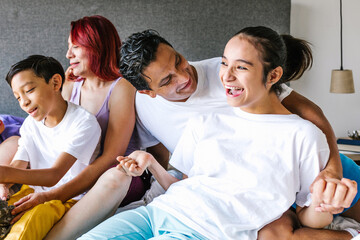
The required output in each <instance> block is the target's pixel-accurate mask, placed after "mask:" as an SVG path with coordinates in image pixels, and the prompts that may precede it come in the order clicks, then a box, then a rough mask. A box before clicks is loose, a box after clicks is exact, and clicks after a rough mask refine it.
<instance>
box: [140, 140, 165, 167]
mask: <svg viewBox="0 0 360 240" xmlns="http://www.w3.org/2000/svg"><path fill="white" fill-rule="evenodd" d="M146 151H147V152H148V153H150V154H151V155H153V156H154V158H155V159H156V160H157V161H158V162H159V163H160V165H161V166H162V167H163V168H164V169H167V168H168V166H169V158H170V152H169V150H167V148H166V147H165V146H164V145H163V144H162V143H159V144H157V145H155V146H152V147H149V148H147V149H146Z"/></svg>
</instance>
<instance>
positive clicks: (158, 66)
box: [139, 43, 197, 102]
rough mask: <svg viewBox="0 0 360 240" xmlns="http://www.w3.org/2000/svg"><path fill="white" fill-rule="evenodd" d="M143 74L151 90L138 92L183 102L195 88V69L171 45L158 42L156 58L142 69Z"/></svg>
mask: <svg viewBox="0 0 360 240" xmlns="http://www.w3.org/2000/svg"><path fill="white" fill-rule="evenodd" d="M143 76H144V78H145V79H146V81H148V83H149V86H150V88H151V89H152V90H141V91H139V92H141V93H146V94H149V95H150V96H152V97H154V96H156V95H159V96H161V97H163V98H165V99H166V100H168V101H173V102H185V101H186V100H187V99H188V98H189V97H190V96H191V95H192V94H193V93H194V92H195V90H196V87H197V78H196V74H195V69H194V68H193V67H192V66H191V65H190V64H189V63H188V62H187V61H186V59H185V58H184V57H183V56H182V55H181V54H179V53H178V52H176V51H175V50H174V49H173V48H172V47H170V46H168V45H166V44H163V43H160V44H159V46H158V49H157V51H156V59H155V60H154V61H153V62H151V63H150V64H149V65H148V66H147V67H146V68H145V70H144V72H143Z"/></svg>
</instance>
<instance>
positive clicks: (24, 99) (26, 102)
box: [20, 96, 30, 108]
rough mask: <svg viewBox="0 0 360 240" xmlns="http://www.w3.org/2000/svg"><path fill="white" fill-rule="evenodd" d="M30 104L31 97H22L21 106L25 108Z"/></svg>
mask: <svg viewBox="0 0 360 240" xmlns="http://www.w3.org/2000/svg"><path fill="white" fill-rule="evenodd" d="M29 104H30V99H29V98H27V97H26V96H23V97H21V100H20V106H21V107H22V108H25V107H27V106H29Z"/></svg>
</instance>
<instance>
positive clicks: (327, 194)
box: [311, 178, 357, 214]
mask: <svg viewBox="0 0 360 240" xmlns="http://www.w3.org/2000/svg"><path fill="white" fill-rule="evenodd" d="M311 193H312V201H313V202H314V204H316V205H315V206H316V211H320V212H329V213H332V214H337V213H341V212H342V211H343V210H344V208H348V207H350V205H351V203H352V201H353V200H354V198H355V196H356V193H357V183H356V182H355V181H352V180H350V179H347V178H343V179H341V180H338V179H334V178H329V179H318V180H317V181H315V182H314V183H313V185H312V188H311Z"/></svg>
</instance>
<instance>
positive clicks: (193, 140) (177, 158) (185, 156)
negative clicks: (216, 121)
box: [170, 118, 203, 175]
mask: <svg viewBox="0 0 360 240" xmlns="http://www.w3.org/2000/svg"><path fill="white" fill-rule="evenodd" d="M200 122H201V121H200V120H199V118H195V119H190V120H189V122H188V123H187V125H186V127H185V130H184V132H183V134H182V135H181V138H180V140H179V142H178V144H177V145H176V148H175V151H174V153H173V154H172V155H171V158H170V164H171V165H172V166H174V167H175V168H176V169H178V170H179V171H180V172H182V173H184V174H186V175H189V172H190V170H191V168H192V166H193V165H194V153H195V149H196V145H197V143H198V141H199V133H200V131H201V129H203V128H202V126H203V124H200Z"/></svg>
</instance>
